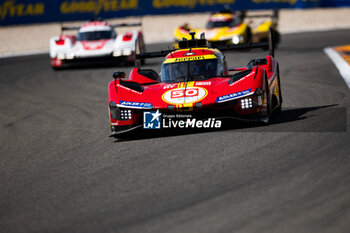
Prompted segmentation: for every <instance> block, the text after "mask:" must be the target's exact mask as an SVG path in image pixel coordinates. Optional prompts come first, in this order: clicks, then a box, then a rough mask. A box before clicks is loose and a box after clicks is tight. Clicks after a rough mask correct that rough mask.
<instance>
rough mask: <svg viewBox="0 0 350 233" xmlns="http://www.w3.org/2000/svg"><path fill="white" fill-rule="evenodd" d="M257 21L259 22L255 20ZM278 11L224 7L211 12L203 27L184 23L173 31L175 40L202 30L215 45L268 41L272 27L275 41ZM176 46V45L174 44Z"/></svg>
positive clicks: (197, 33)
mask: <svg viewBox="0 0 350 233" xmlns="http://www.w3.org/2000/svg"><path fill="white" fill-rule="evenodd" d="M259 19H260V20H259ZM256 21H259V22H256ZM277 21H278V11H277V10H274V11H273V14H255V15H251V14H249V15H248V14H246V11H235V12H234V11H232V10H230V9H225V10H222V11H220V12H215V13H213V14H212V15H211V16H210V18H209V20H208V22H207V24H206V28H205V29H195V28H192V27H190V26H189V24H187V23H185V24H184V25H182V26H180V27H178V28H176V29H175V31H174V38H175V42H178V41H181V40H182V39H183V38H185V39H188V40H189V39H191V36H190V34H189V33H190V32H192V31H194V32H196V35H200V34H202V33H203V32H204V34H205V38H207V40H208V41H209V42H210V43H211V44H212V46H215V45H229V44H244V43H249V42H253V43H256V42H263V41H268V38H269V28H270V27H271V28H272V29H274V31H275V32H276V33H275V35H276V36H275V37H276V38H275V41H276V43H278V42H279V40H280V36H279V33H278V31H277ZM175 46H176V45H175Z"/></svg>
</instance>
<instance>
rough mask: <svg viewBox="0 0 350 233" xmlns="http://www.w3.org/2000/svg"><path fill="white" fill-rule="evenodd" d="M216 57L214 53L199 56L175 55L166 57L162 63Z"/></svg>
mask: <svg viewBox="0 0 350 233" xmlns="http://www.w3.org/2000/svg"><path fill="white" fill-rule="evenodd" d="M216 58H217V57H216V56H215V55H214V54H208V55H201V56H190V57H176V58H168V59H166V60H165V61H164V63H175V62H185V61H197V60H207V59H216Z"/></svg>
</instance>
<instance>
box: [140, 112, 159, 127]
mask: <svg viewBox="0 0 350 233" xmlns="http://www.w3.org/2000/svg"><path fill="white" fill-rule="evenodd" d="M161 115H162V114H161V113H160V112H159V110H157V111H156V112H154V111H153V112H143V128H144V129H160V128H161V124H160V119H161Z"/></svg>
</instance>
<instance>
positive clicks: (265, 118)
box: [262, 74, 271, 124]
mask: <svg viewBox="0 0 350 233" xmlns="http://www.w3.org/2000/svg"><path fill="white" fill-rule="evenodd" d="M264 98H265V100H266V112H265V114H264V116H263V118H262V121H263V122H264V123H265V124H268V123H269V117H270V115H271V103H270V90H269V84H268V81H267V77H266V74H265V90H264Z"/></svg>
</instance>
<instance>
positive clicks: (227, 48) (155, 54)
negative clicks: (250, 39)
mask: <svg viewBox="0 0 350 233" xmlns="http://www.w3.org/2000/svg"><path fill="white" fill-rule="evenodd" d="M275 33H276V32H275V31H274V29H272V28H270V30H269V42H260V43H249V44H241V45H226V46H220V47H215V48H216V49H219V50H220V51H234V50H237V51H238V50H245V49H256V48H262V49H269V55H270V56H272V57H274V56H275V46H276V43H275V39H274V38H275ZM201 37H202V36H201ZM194 40H196V41H201V40H203V39H199V40H198V39H194ZM194 40H183V41H182V42H184V41H185V42H187V43H188V44H191V43H190V42H191V41H194ZM193 44H195V43H193ZM176 50H177V49H168V50H161V51H157V52H145V53H141V50H140V43H139V41H138V39H137V40H136V41H135V66H136V67H137V68H140V65H141V60H143V59H148V58H157V57H165V56H166V55H168V54H169V53H172V52H174V51H176Z"/></svg>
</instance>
